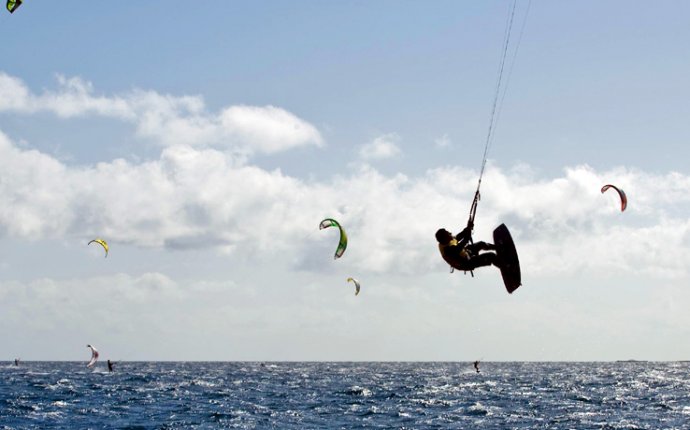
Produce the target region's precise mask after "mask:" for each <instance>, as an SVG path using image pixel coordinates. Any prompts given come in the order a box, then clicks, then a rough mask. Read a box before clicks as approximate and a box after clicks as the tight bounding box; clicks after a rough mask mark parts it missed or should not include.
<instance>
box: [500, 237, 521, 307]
mask: <svg viewBox="0 0 690 430" xmlns="http://www.w3.org/2000/svg"><path fill="white" fill-rule="evenodd" d="M494 245H496V254H497V255H498V258H499V259H500V260H501V262H502V263H503V264H502V266H503V267H502V268H501V276H502V277H503V283H504V284H505V286H506V290H508V293H511V294H512V293H513V291H515V290H517V289H518V287H519V286H520V285H522V279H521V276H520V260H518V254H517V251H516V250H515V243H513V238H512V236H511V235H510V231H508V227H506V225H505V224H501V225H499V226H498V227H496V229H495V230H494Z"/></svg>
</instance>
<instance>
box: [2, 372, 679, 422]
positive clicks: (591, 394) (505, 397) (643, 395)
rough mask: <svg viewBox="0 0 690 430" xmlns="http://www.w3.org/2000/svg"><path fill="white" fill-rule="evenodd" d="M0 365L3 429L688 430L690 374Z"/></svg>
mask: <svg viewBox="0 0 690 430" xmlns="http://www.w3.org/2000/svg"><path fill="white" fill-rule="evenodd" d="M480 370H481V372H480V373H477V372H476V371H475V370H474V368H473V366H472V364H471V363H437V362H433V363H375V362H374V363H348V362H318V363H313V362H306V363H300V362H277V363H268V362H267V363H259V362H229V363H220V362H208V363H207V362H120V363H117V364H116V365H115V371H114V372H112V373H109V372H108V371H107V368H106V366H105V364H104V363H98V365H97V367H96V368H95V369H87V368H86V367H85V366H84V363H77V362H22V363H21V364H20V366H19V367H15V366H14V364H13V363H7V362H5V363H0V428H2V429H26V428H32V429H34V428H35V429H81V428H92V429H191V428H200V429H214V428H246V429H254V428H275V429H321V428H329V429H354V428H372V429H373V428H381V429H690V363H686V362H607V363H561V362H559V363H525V362H519V363H511V362H501V363H491V362H482V363H480Z"/></svg>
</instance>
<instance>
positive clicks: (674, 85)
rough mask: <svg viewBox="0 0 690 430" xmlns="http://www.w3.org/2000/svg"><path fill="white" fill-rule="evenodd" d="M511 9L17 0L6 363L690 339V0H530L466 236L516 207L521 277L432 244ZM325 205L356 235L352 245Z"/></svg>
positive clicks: (8, 145) (463, 182)
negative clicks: (619, 191) (622, 193)
mask: <svg viewBox="0 0 690 430" xmlns="http://www.w3.org/2000/svg"><path fill="white" fill-rule="evenodd" d="M511 4H512V3H511V2H508V1H488V2H457V1H434V2H413V1H377V2H365V1H344V2H317V1H304V2H280V1H276V2H269V1H266V2H225V1H208V2H204V3H203V4H201V5H190V4H189V3H188V2H176V1H165V2H164V1H149V2H144V3H127V2H125V3H122V2H120V3H117V4H115V3H113V4H109V3H107V4H106V3H99V4H94V3H93V2H86V1H76V2H71V3H70V6H69V7H68V8H65V7H64V4H61V3H60V2H38V1H31V0H27V1H25V2H24V4H23V5H22V6H21V7H20V8H19V10H18V11H17V12H16V13H15V14H13V15H10V14H8V13H6V12H5V13H2V14H0V31H1V32H2V33H3V36H4V40H6V41H12V43H5V44H3V47H2V48H0V49H1V50H0V52H2V63H0V64H1V67H0V133H1V134H0V206H2V210H0V315H4V321H3V324H4V325H5V327H6V328H7V329H8V330H6V332H7V335H6V336H5V339H4V344H5V347H4V348H3V351H5V354H6V357H5V359H12V358H14V356H21V357H23V358H24V359H27V360H28V359H70V360H72V359H75V360H78V359H81V358H84V359H87V358H88V351H87V350H86V348H85V345H86V344H87V343H91V344H94V345H96V346H98V347H99V348H100V349H101V350H102V351H103V354H105V355H104V357H109V358H115V359H132V360H135V359H151V360H156V359H167V360H192V359H195V360H207V359H208V360H473V359H476V358H477V357H480V356H481V357H484V359H486V360H492V359H493V360H608V359H628V358H640V359H644V358H648V359H687V358H688V356H690V347H689V346H688V345H684V344H683V343H682V342H678V339H684V338H687V336H688V334H690V333H688V332H689V329H688V327H690V319H689V318H688V317H687V316H686V312H684V309H686V308H687V303H688V301H689V300H690V292H688V291H686V288H685V286H686V285H688V281H689V280H690V272H689V271H688V269H687V267H690V264H688V263H690V249H689V248H688V246H687V240H686V239H687V238H688V237H690V222H689V221H688V218H687V213H688V209H689V206H690V205H689V204H688V203H689V201H688V197H687V194H688V193H687V190H688V186H689V185H690V176H688V169H687V162H686V159H687V155H688V149H687V141H688V137H690V128H689V127H688V125H687V117H688V114H690V112H689V110H690V105H689V104H688V102H687V100H689V99H690V83H689V81H688V79H687V76H688V75H689V73H688V72H690V64H689V63H688V62H689V61H690V60H689V59H690V56H689V55H688V50H689V49H690V48H689V46H690V45H688V43H687V42H688V40H690V29H689V28H688V26H687V22H686V20H685V19H684V17H686V16H687V14H688V12H690V11H689V10H688V9H690V5H687V4H686V3H684V2H680V1H676V2H665V3H663V4H655V5H637V4H635V5H633V4H629V2H622V1H620V2H605V3H601V2H595V1H587V2H577V3H568V2H538V1H534V2H532V3H531V4H530V8H529V13H527V6H528V3H527V2H522V1H520V2H518V7H517V17H518V19H517V24H516V28H515V29H514V34H513V36H514V40H515V39H517V37H518V35H519V34H520V28H521V25H522V23H523V22H525V27H524V33H522V38H521V44H520V50H519V52H518V55H517V57H516V61H515V63H514V66H513V67H512V69H511V71H512V73H511V74H510V81H509V87H508V92H507V95H506V98H505V101H504V103H503V104H502V110H501V116H500V121H499V123H498V128H497V129H496V133H495V141H494V144H493V146H492V148H491V152H490V154H489V167H488V170H487V173H486V176H485V178H484V182H483V190H482V191H483V199H482V202H481V204H480V207H479V212H478V219H477V223H476V224H477V225H476V232H475V234H476V238H477V239H479V240H482V239H488V238H490V234H491V231H492V230H493V228H494V227H495V226H496V225H498V224H500V223H501V222H505V223H506V224H507V225H508V226H509V228H510V229H511V231H512V232H513V235H514V237H515V240H516V243H517V245H518V251H519V252H520V256H521V261H522V265H523V274H524V284H525V285H524V286H523V287H521V288H520V289H519V290H518V291H517V292H516V293H515V294H514V295H511V296H509V295H507V294H506V293H505V291H504V290H503V287H502V285H501V281H500V276H499V274H498V271H496V270H495V269H483V270H481V271H478V272H477V273H476V274H475V275H476V276H475V278H470V277H469V276H463V275H462V274H458V273H455V274H449V273H448V270H447V266H445V265H444V264H443V262H442V260H441V259H440V257H439V256H438V251H437V250H436V247H435V242H434V239H433V233H434V231H435V230H436V229H437V228H439V227H442V226H444V227H447V228H449V229H452V230H457V229H458V228H459V227H461V226H462V224H464V222H465V220H466V216H467V212H468V210H469V205H470V203H471V197H472V193H473V191H474V187H475V186H476V180H477V175H478V169H479V167H480V163H481V155H482V151H483V145H484V139H485V135H486V130H487V127H488V121H489V113H490V109H491V102H492V98H493V91H494V86H495V80H496V71H497V67H498V61H499V57H500V49H501V41H502V37H503V31H504V25H505V20H506V17H507V14H508V12H509V9H510V6H511ZM525 16H527V18H526V21H525ZM510 58H512V57H509V59H510ZM609 182H613V183H616V184H618V185H620V186H621V187H622V188H624V189H625V190H626V192H627V193H628V196H629V199H630V206H629V209H628V210H627V211H626V212H625V213H620V212H619V211H618V210H617V201H616V199H615V197H614V196H612V195H603V196H602V195H601V194H600V193H599V189H600V187H601V186H602V185H603V184H604V183H609ZM327 216H332V217H337V218H338V219H340V220H341V221H342V222H343V223H344V224H345V226H346V228H347V230H348V233H349V235H350V245H349V248H348V251H347V252H346V254H345V256H344V257H343V258H342V259H340V260H337V261H333V259H332V252H333V250H334V246H335V243H333V241H334V240H336V238H335V236H334V234H335V233H333V232H329V231H323V232H319V231H318V229H317V226H318V223H319V221H320V220H321V219H322V218H324V217H327ZM331 233H333V234H331ZM94 237H103V238H105V239H106V240H108V242H109V243H110V244H111V253H110V255H109V257H108V258H107V259H103V258H102V255H101V254H100V252H99V250H97V249H94V247H93V246H92V247H87V246H86V245H85V244H86V243H87V242H88V241H89V240H90V239H92V238H94ZM349 276H354V277H356V278H358V279H359V280H360V281H361V282H362V293H361V294H360V295H359V296H357V297H354V295H353V292H352V285H351V284H348V283H347V282H346V281H345V280H346V279H347V277H349ZM82 344H83V345H82Z"/></svg>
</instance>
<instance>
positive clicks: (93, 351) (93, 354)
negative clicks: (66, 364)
mask: <svg viewBox="0 0 690 430" xmlns="http://www.w3.org/2000/svg"><path fill="white" fill-rule="evenodd" d="M86 347H87V348H91V360H89V364H87V365H86V367H88V368H91V367H93V366H94V365H95V364H96V362H97V361H98V350H97V349H96V348H94V347H93V346H91V345H86Z"/></svg>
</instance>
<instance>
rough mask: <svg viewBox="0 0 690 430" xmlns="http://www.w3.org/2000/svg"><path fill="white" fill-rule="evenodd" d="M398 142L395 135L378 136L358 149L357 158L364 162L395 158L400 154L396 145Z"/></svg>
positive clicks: (398, 137)
mask: <svg viewBox="0 0 690 430" xmlns="http://www.w3.org/2000/svg"><path fill="white" fill-rule="evenodd" d="M399 141H400V136H398V135H397V134H395V133H388V134H384V135H382V136H379V137H377V138H375V139H374V140H372V141H371V142H369V143H367V144H366V145H362V146H361V147H360V149H359V156H360V157H361V158H363V159H364V160H382V159H385V158H391V157H395V156H396V155H398V154H400V148H399V147H398V145H397V144H396V143H397V142H399Z"/></svg>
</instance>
